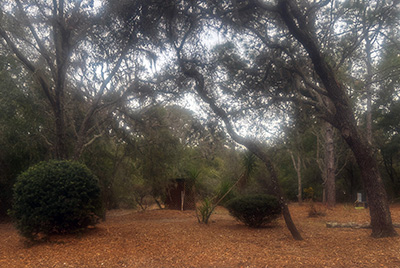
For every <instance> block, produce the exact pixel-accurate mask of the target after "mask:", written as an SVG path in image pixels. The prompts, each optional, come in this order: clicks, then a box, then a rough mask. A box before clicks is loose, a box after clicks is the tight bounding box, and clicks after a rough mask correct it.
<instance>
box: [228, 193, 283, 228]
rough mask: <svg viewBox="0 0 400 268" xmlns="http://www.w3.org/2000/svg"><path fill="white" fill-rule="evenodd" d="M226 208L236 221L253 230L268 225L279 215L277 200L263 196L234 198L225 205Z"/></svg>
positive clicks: (279, 209) (279, 208)
mask: <svg viewBox="0 0 400 268" xmlns="http://www.w3.org/2000/svg"><path fill="white" fill-rule="evenodd" d="M226 208H227V209H228V210H229V213H230V214H231V215H232V216H233V217H235V218H236V219H237V220H238V221H240V222H243V223H244V224H246V225H247V226H249V227H253V228H258V227H261V226H263V225H265V224H267V223H270V222H271V221H272V220H274V219H276V218H277V217H278V216H279V215H280V214H281V207H280V205H279V202H278V200H277V199H276V198H275V197H274V196H271V195H265V194H256V195H245V196H239V197H236V198H234V199H232V200H230V201H229V202H228V203H227V204H226Z"/></svg>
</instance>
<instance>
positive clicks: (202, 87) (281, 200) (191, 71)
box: [179, 60, 303, 240]
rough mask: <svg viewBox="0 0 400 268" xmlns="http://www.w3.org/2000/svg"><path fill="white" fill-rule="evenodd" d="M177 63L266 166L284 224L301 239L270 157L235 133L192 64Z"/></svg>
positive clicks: (229, 130)
mask: <svg viewBox="0 0 400 268" xmlns="http://www.w3.org/2000/svg"><path fill="white" fill-rule="evenodd" d="M179 64H180V67H181V69H182V71H183V73H184V74H185V75H186V76H187V77H190V78H193V79H194V80H195V81H196V87H195V88H196V91H197V93H198V94H199V96H200V97H201V99H202V100H203V101H204V102H206V103H207V104H208V105H209V106H210V108H211V110H212V111H213V112H214V113H215V114H216V115H217V116H218V117H220V118H221V119H222V121H223V122H224V123H225V127H226V129H227V132H228V134H229V135H230V136H231V138H232V139H233V140H234V141H236V142H237V143H239V144H242V145H243V146H245V147H246V148H247V149H248V150H249V151H250V152H252V153H253V154H254V155H255V156H257V157H258V158H259V159H260V160H261V161H263V162H264V164H265V166H266V167H267V169H268V171H269V173H270V176H271V182H272V187H273V191H274V194H275V195H276V197H277V198H278V200H279V204H280V206H281V209H282V213H283V218H284V219H285V223H286V226H287V228H288V229H289V231H290V233H291V234H292V236H293V238H294V239H295V240H303V238H302V236H301V234H300V232H299V231H298V230H297V228H296V225H295V224H294V222H293V220H292V217H291V215H290V211H289V207H288V205H287V202H286V199H285V197H284V196H283V192H282V189H281V187H280V185H279V181H278V176H277V174H276V171H275V168H274V166H273V165H272V162H271V160H270V158H269V157H268V155H267V154H266V153H265V152H264V150H263V149H262V147H260V144H258V143H256V142H253V141H250V140H248V139H245V138H243V137H241V136H239V135H238V134H237V133H236V131H235V129H234V128H233V126H232V123H231V122H230V120H229V117H228V114H227V113H226V112H225V110H223V109H222V108H220V107H219V106H217V105H216V104H215V101H214V99H212V98H211V97H209V96H208V94H207V91H206V88H205V84H204V77H203V75H202V74H201V73H200V72H199V71H198V70H197V69H196V68H195V67H194V66H192V68H190V69H188V68H187V67H186V66H185V65H184V64H183V61H182V60H181V61H180V62H179Z"/></svg>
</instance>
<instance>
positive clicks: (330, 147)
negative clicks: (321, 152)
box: [324, 122, 336, 207]
mask: <svg viewBox="0 0 400 268" xmlns="http://www.w3.org/2000/svg"><path fill="white" fill-rule="evenodd" d="M324 162H325V169H326V171H325V175H326V178H325V187H324V189H325V200H326V204H327V205H328V207H334V206H335V205H336V185H335V173H336V168H335V146H334V141H333V126H332V125H331V124H329V123H328V122H325V161H324Z"/></svg>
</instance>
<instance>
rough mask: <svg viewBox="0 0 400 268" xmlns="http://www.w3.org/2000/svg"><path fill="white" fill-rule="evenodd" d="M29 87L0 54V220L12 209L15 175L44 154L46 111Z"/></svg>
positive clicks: (10, 59)
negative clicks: (43, 136)
mask: <svg viewBox="0 0 400 268" xmlns="http://www.w3.org/2000/svg"><path fill="white" fill-rule="evenodd" d="M10 67H12V68H11V69H10ZM13 77H14V78H16V79H13ZM29 87H33V86H32V83H30V82H29V81H27V77H26V76H25V75H24V72H23V70H22V69H21V66H19V65H18V63H17V62H16V61H15V58H14V57H12V56H6V55H2V54H0V111H1V113H0V148H1V150H0V170H1V172H0V189H1V192H2V193H1V194H0V204H1V205H0V217H2V216H6V214H7V210H8V209H10V208H11V200H12V187H13V185H14V183H15V180H16V178H17V176H18V174H20V173H21V172H22V171H24V170H26V169H27V168H28V167H29V166H30V165H32V164H35V163H37V162H39V161H40V160H42V159H44V157H45V155H46V154H47V148H46V147H47V145H46V144H45V142H44V139H43V138H42V135H43V132H44V131H45V130H46V120H45V118H46V116H45V115H44V114H45V111H46V109H44V108H43V106H42V105H41V104H42V99H41V97H40V96H37V95H35V94H34V93H33V92H32V91H31V90H28V88H29Z"/></svg>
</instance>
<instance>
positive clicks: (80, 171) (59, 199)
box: [10, 160, 102, 240]
mask: <svg viewBox="0 0 400 268" xmlns="http://www.w3.org/2000/svg"><path fill="white" fill-rule="evenodd" d="M101 210H102V208H101V201H100V188H99V186H98V180H97V178H96V177H95V176H94V175H93V174H92V172H91V171H90V170H89V169H88V168H87V167H86V166H85V165H83V164H80V163H77V162H73V161H56V160H52V161H49V162H40V163H39V164H37V165H35V166H32V167H30V168H29V169H28V170H27V171H25V172H23V173H22V174H21V175H19V176H18V178H17V181H16V183H15V185H14V204H13V207H12V210H11V211H10V215H11V217H12V218H13V220H14V222H15V225H16V228H17V229H18V231H19V232H20V233H21V235H22V236H24V237H27V238H30V239H32V240H34V239H36V238H38V235H39V234H41V235H45V236H47V235H48V234H50V233H70V232H74V231H78V230H82V229H84V228H85V227H87V226H89V225H94V224H96V223H97V221H98V219H99V216H100V214H101Z"/></svg>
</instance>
